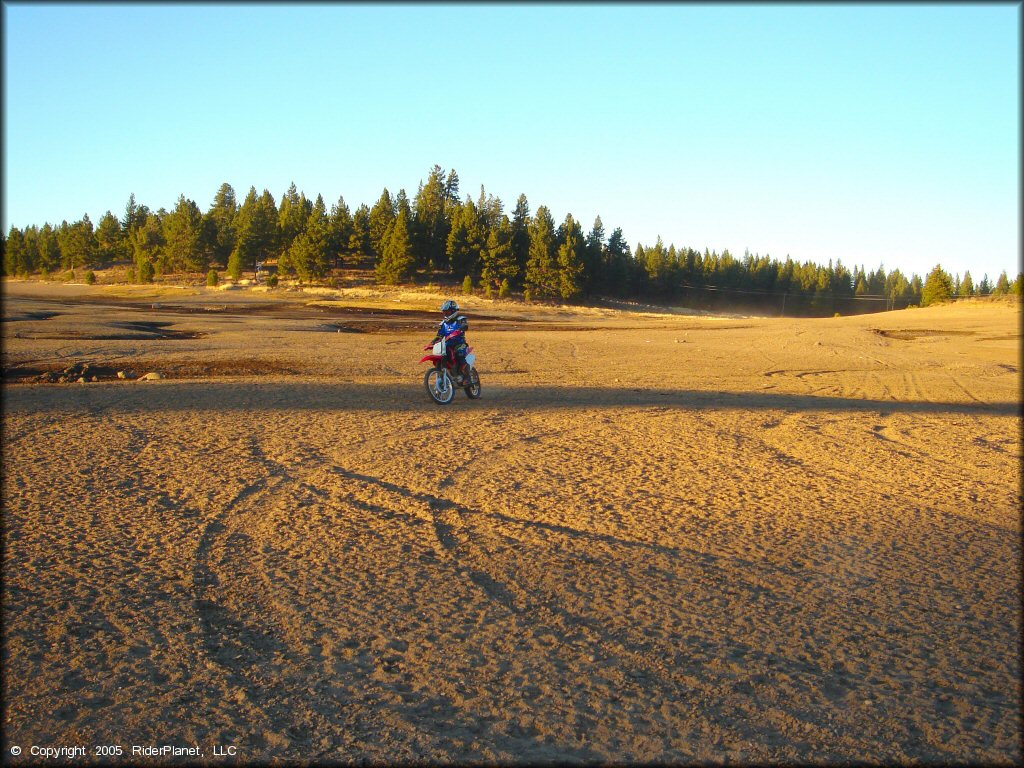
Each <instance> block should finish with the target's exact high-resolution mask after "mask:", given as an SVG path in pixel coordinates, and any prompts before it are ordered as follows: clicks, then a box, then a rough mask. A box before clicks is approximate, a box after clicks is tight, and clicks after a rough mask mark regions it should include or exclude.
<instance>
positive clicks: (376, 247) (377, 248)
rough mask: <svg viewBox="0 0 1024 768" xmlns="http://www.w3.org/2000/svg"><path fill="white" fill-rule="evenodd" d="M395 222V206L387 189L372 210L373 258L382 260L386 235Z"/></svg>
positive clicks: (371, 242)
mask: <svg viewBox="0 0 1024 768" xmlns="http://www.w3.org/2000/svg"><path fill="white" fill-rule="evenodd" d="M394 221H395V204H394V201H393V200H392V199H391V193H390V192H388V190H387V187H385V188H384V191H383V192H382V193H381V195H380V198H379V199H378V200H377V202H376V204H375V205H374V206H373V208H372V209H371V210H370V248H371V251H372V254H373V256H375V257H376V258H378V259H379V258H380V256H381V254H382V253H383V251H384V235H386V234H387V232H388V230H389V229H391V225H392V224H393V223H394Z"/></svg>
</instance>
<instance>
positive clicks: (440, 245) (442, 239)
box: [413, 165, 451, 269]
mask: <svg viewBox="0 0 1024 768" xmlns="http://www.w3.org/2000/svg"><path fill="white" fill-rule="evenodd" d="M414 207H415V216H414V218H413V221H414V232H415V237H414V240H413V248H414V250H415V252H416V262H417V263H418V264H419V265H420V266H423V267H425V266H427V265H428V264H431V263H432V264H434V265H435V266H436V267H440V268H442V269H447V267H448V248H447V246H448V233H449V232H450V231H451V220H450V219H449V211H448V209H449V207H450V204H449V203H448V196H447V194H446V190H445V178H444V171H443V170H442V169H441V166H439V165H435V166H434V167H433V168H432V169H431V171H430V174H429V175H428V176H427V182H426V184H423V185H421V187H420V190H419V192H417V194H416V199H415V203H414Z"/></svg>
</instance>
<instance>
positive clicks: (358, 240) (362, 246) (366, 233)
mask: <svg viewBox="0 0 1024 768" xmlns="http://www.w3.org/2000/svg"><path fill="white" fill-rule="evenodd" d="M348 252H349V253H351V254H352V255H353V256H355V257H356V258H357V259H368V258H370V257H371V256H372V255H373V244H372V241H371V238H370V209H369V207H368V206H367V205H366V203H363V204H361V205H360V206H359V207H358V208H356V212H355V213H354V214H353V215H352V234H351V235H350V236H349V239H348Z"/></svg>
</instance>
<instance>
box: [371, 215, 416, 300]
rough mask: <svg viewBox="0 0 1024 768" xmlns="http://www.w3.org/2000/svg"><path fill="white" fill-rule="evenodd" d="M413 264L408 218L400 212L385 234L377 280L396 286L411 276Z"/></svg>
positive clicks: (414, 262) (378, 264) (414, 261)
mask: <svg viewBox="0 0 1024 768" xmlns="http://www.w3.org/2000/svg"><path fill="white" fill-rule="evenodd" d="M415 264H416V260H415V257H414V256H413V253H412V242H411V239H410V237H409V216H408V214H407V213H406V211H405V210H401V211H399V213H398V217H397V218H396V219H395V222H394V224H393V225H392V227H391V229H390V230H389V232H388V233H387V237H386V242H385V244H384V252H383V253H382V254H381V257H380V259H379V261H378V262H377V270H376V271H377V280H378V282H381V283H386V284H389V285H397V284H398V283H400V282H402V281H403V280H406V279H408V278H409V277H411V276H412V273H413V268H414V267H415Z"/></svg>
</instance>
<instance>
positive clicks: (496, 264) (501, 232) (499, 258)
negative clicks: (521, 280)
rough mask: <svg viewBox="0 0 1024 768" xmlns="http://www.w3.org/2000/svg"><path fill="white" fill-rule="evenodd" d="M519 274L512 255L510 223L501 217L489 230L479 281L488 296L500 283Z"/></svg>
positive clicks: (499, 286)
mask: <svg viewBox="0 0 1024 768" xmlns="http://www.w3.org/2000/svg"><path fill="white" fill-rule="evenodd" d="M517 274H519V265H518V264H517V263H516V259H515V255H514V254H513V253H512V222H511V221H509V218H508V216H502V217H501V222H500V223H499V224H498V226H497V227H495V228H494V229H492V230H491V234H490V236H489V237H488V238H487V249H486V250H485V251H484V257H483V270H482V274H481V281H482V283H483V285H484V290H485V291H486V292H487V295H488V296H490V295H491V294H492V293H493V292H494V291H495V290H500V288H501V284H502V282H504V281H506V280H512V279H513V278H514V277H515V276H516V275H517Z"/></svg>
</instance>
